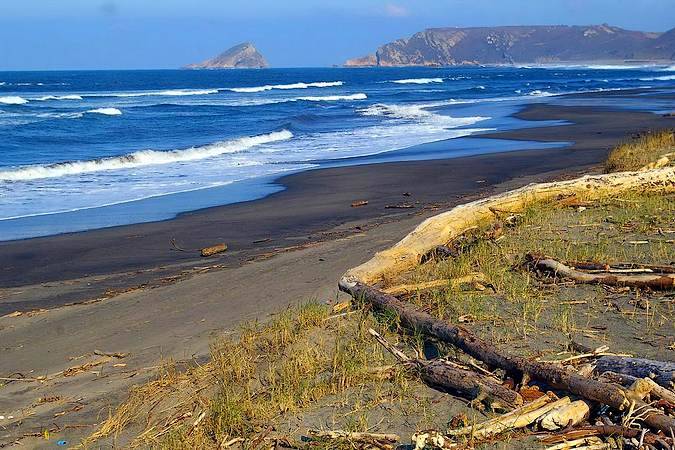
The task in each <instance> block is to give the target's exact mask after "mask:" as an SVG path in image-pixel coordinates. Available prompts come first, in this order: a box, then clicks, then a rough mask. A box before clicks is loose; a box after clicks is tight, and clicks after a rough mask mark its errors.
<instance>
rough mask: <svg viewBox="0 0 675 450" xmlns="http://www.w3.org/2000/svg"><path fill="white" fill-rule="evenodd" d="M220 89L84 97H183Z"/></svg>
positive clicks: (89, 95)
mask: <svg viewBox="0 0 675 450" xmlns="http://www.w3.org/2000/svg"><path fill="white" fill-rule="evenodd" d="M218 92H220V90H219V89H169V90H165V91H143V92H118V93H107V92H102V93H100V94H98V93H97V94H83V96H84V97H122V98H127V97H183V96H186V95H209V94H217V93H218Z"/></svg>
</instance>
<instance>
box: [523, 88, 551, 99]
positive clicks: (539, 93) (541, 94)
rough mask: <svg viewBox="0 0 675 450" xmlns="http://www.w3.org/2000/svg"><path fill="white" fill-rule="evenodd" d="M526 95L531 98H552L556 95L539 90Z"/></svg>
mask: <svg viewBox="0 0 675 450" xmlns="http://www.w3.org/2000/svg"><path fill="white" fill-rule="evenodd" d="M527 95H529V96H531V97H551V96H554V95H557V94H554V93H552V92H548V91H541V90H539V89H535V90H534V91H531V92H530V93H528V94H527Z"/></svg>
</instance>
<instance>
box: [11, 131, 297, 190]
mask: <svg viewBox="0 0 675 450" xmlns="http://www.w3.org/2000/svg"><path fill="white" fill-rule="evenodd" d="M292 137H293V134H292V133H291V132H290V131H288V130H282V131H276V132H273V133H269V134H261V135H258V136H247V137H243V138H239V139H234V140H231V141H224V142H217V143H215V144H210V145H207V146H204V147H192V148H188V149H183V150H170V151H157V150H141V151H138V152H134V153H129V154H127V155H122V156H116V157H111V158H101V159H96V160H93V161H71V162H64V163H56V164H49V165H36V166H25V167H20V168H17V169H15V170H6V171H0V180H3V181H25V180H35V179H40V178H57V177H63V176H68V175H79V174H83V173H91V172H101V171H106V170H117V169H132V168H135V167H141V166H152V165H158V164H168V163H175V162H183V161H194V160H199V159H206V158H211V157H214V156H218V155H223V154H226V153H237V152H241V151H244V150H247V149H249V148H251V147H255V146H258V145H262V144H267V143H270V142H276V141H284V140H287V139H291V138H292Z"/></svg>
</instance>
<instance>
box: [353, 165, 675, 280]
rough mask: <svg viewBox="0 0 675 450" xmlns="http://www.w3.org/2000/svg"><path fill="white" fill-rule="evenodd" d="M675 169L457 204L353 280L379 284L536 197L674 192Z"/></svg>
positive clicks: (593, 178)
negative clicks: (477, 227) (475, 228)
mask: <svg viewBox="0 0 675 450" xmlns="http://www.w3.org/2000/svg"><path fill="white" fill-rule="evenodd" d="M674 191H675V168H673V167H667V168H661V169H654V170H650V171H647V172H622V173H612V174H607V175H598V176H585V177H581V178H577V179H574V180H568V181H559V182H554V183H541V184H532V185H528V186H525V187H523V188H520V189H516V190H513V191H509V192H505V193H503V194H498V195H494V196H491V197H488V198H485V199H481V200H477V201H474V202H471V203H466V204H463V205H459V206H456V207H455V208H453V209H451V210H450V211H448V212H445V213H442V214H439V215H437V216H434V217H431V218H429V219H427V220H425V221H424V222H422V223H421V224H420V225H419V226H418V227H417V228H416V229H415V230H414V231H413V232H412V233H410V234H408V235H407V236H406V237H405V238H403V240H401V241H400V242H399V243H397V244H396V245H394V246H393V247H391V248H389V249H387V250H384V251H382V252H379V253H377V254H376V255H375V256H374V257H373V258H372V259H371V260H369V261H367V262H365V263H364V264H361V265H360V266H358V267H355V268H353V269H350V270H349V271H348V272H347V273H346V274H345V276H344V277H345V279H346V280H347V281H352V282H356V281H359V282H361V283H366V284H368V285H374V284H376V283H378V282H379V281H381V280H382V278H383V277H384V276H385V275H393V274H397V273H401V272H403V271H405V270H407V269H409V268H411V267H414V266H415V265H417V264H418V263H419V262H420V260H421V259H422V257H423V256H424V255H426V254H427V253H428V252H429V251H431V250H433V249H434V248H436V247H437V246H439V245H445V244H446V243H447V242H450V241H451V240H452V239H454V238H456V237H457V236H458V235H460V234H461V233H463V232H464V231H465V230H466V229H468V228H470V227H472V226H475V225H477V224H480V223H484V222H487V221H491V220H493V219H494V217H495V215H494V212H493V211H495V210H501V211H509V212H511V213H518V212H522V211H523V210H524V209H525V208H526V207H527V206H528V205H531V204H533V203H535V202H541V201H550V200H553V199H555V198H556V197H558V196H561V195H570V194H576V195H577V196H578V197H580V198H584V199H588V200H593V199H599V198H603V197H608V196H611V195H617V194H621V193H623V192H663V193H666V192H674Z"/></svg>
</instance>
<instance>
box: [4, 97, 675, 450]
mask: <svg viewBox="0 0 675 450" xmlns="http://www.w3.org/2000/svg"><path fill="white" fill-rule="evenodd" d="M518 116H519V117H521V118H524V119H528V120H551V119H563V120H567V121H571V122H575V123H576V124H572V125H566V126H556V127H548V128H536V129H526V130H521V131H513V132H508V133H497V134H494V135H491V136H490V137H497V138H511V139H526V140H540V141H556V142H559V141H574V142H575V144H573V145H571V146H570V147H567V148H563V149H555V150H537V151H531V150H524V151H520V152H511V153H503V154H494V155H483V156H476V157H469V158H458V159H451V160H442V161H423V162H405V163H387V164H379V165H364V166H354V167H345V168H331V169H321V170H315V171H311V172H305V173H301V174H297V175H292V176H288V177H285V178H283V179H281V180H280V181H279V182H280V183H282V184H283V185H285V186H286V187H287V189H286V190H285V191H283V192H280V193H278V194H275V195H272V196H269V197H267V198H265V199H262V200H258V201H253V202H246V203H242V204H237V205H230V206H224V207H218V208H211V209H208V210H203V211H198V212H194V213H190V214H185V215H182V216H180V217H178V218H176V219H174V220H169V221H164V222H157V223H150V224H141V225H132V226H124V227H118V228H111V229H105V230H98V231H90V232H85V233H75V234H68V235H61V236H55V237H49V238H38V239H30V240H24V241H15V242H5V243H2V244H0V267H1V268H2V270H1V272H0V273H1V274H0V285H1V286H5V288H3V289H0V311H4V312H10V311H14V310H20V311H26V310H30V309H34V308H48V309H49V308H51V309H50V310H49V311H44V312H39V313H37V314H34V315H29V314H24V315H21V316H19V317H1V315H2V313H0V356H1V357H0V377H10V378H11V377H17V378H22V377H29V378H30V377H36V376H40V375H49V374H57V373H58V372H59V371H61V370H64V369H66V368H68V367H72V366H74V365H78V364H84V363H86V362H91V361H95V360H97V359H98V358H99V357H98V356H95V355H94V354H93V352H94V350H95V349H99V350H103V351H108V352H129V353H130V356H128V357H127V358H125V359H124V363H125V364H126V366H125V367H119V368H114V367H113V366H112V364H111V363H109V364H105V365H102V366H97V368H96V369H93V370H91V371H86V372H83V373H81V374H79V375H76V376H73V377H62V376H58V375H55V376H54V378H53V379H52V380H50V381H46V382H34V381H21V382H11V383H9V384H7V385H6V386H3V387H0V394H1V395H0V413H2V414H4V415H5V416H8V415H12V416H13V417H14V418H13V419H5V420H4V422H2V423H0V446H2V444H4V443H8V442H13V441H14V439H17V438H22V437H23V436H24V434H25V433H29V432H38V433H40V432H41V430H43V429H44V428H45V427H54V426H55V425H56V426H58V427H63V426H65V425H69V424H76V425H78V428H71V429H63V430H62V431H61V432H58V433H56V434H54V435H52V437H51V438H50V440H49V441H45V440H44V439H42V440H41V439H39V438H35V439H34V438H25V439H24V440H23V441H22V442H23V443H24V444H25V445H27V446H28V447H31V445H32V444H35V445H36V446H42V445H48V446H49V447H50V448H51V447H53V446H54V445H55V443H54V440H56V439H67V440H68V441H69V442H77V439H78V438H80V437H82V436H84V435H87V434H88V433H90V432H91V431H93V430H94V427H95V424H96V423H98V422H100V420H101V419H102V418H104V417H106V416H107V415H108V413H109V408H111V407H114V406H115V405H117V404H119V402H120V401H121V400H122V399H123V398H124V397H125V396H126V392H127V390H128V388H129V386H130V385H132V384H138V383H142V382H144V381H145V380H147V379H148V377H150V376H152V374H153V373H154V370H155V369H154V368H156V367H157V365H158V364H160V363H161V361H162V360H165V359H167V358H171V359H174V360H187V361H192V360H195V359H196V360H203V359H204V358H206V357H207V356H208V351H209V342H211V340H212V339H213V338H214V336H218V335H220V334H221V333H224V332H229V331H231V330H233V329H236V328H237V326H238V325H240V324H241V323H242V322H243V321H247V320H264V319H265V318H267V317H269V315H270V314H273V313H275V312H278V311H279V310H280V309H283V308H285V307H286V306H287V305H289V304H294V303H297V302H301V301H307V300H309V299H316V300H320V301H325V300H335V299H336V297H338V296H339V295H340V294H339V293H338V292H337V289H336V282H337V280H338V279H339V277H340V275H341V274H342V273H344V272H345V271H346V270H347V269H349V268H350V267H353V266H355V265H357V264H359V263H361V262H363V261H365V260H367V259H369V258H370V257H371V255H372V254H373V253H374V252H376V251H379V250H381V249H384V248H387V247H389V246H391V245H392V244H394V243H395V242H396V241H397V240H399V239H400V238H402V237H403V236H404V235H405V234H406V233H408V232H410V231H411V230H412V229H413V228H414V227H415V226H416V225H417V224H419V222H420V221H421V220H422V219H423V218H425V217H428V216H430V215H432V214H436V213H437V211H436V210H434V208H432V207H431V206H432V204H440V205H442V209H445V208H447V207H450V206H452V205H454V204H458V203H462V202H464V201H466V200H467V199H470V198H473V197H476V196H479V195H486V194H489V193H494V192H499V191H504V190H507V189H512V188H515V187H518V186H522V185H523V184H526V183H529V182H534V181H543V180H551V179H557V178H561V177H569V176H575V175H578V174H579V173H584V172H587V171H589V170H590V171H592V170H597V164H598V163H599V162H601V161H602V160H603V159H604V157H605V156H606V154H607V152H608V150H609V149H610V148H611V147H612V146H613V145H615V144H616V143H617V142H618V141H619V140H621V139H624V138H625V137H626V136H627V135H629V134H631V133H634V132H638V131H644V130H647V129H656V128H663V127H672V126H673V123H674V122H673V119H670V118H662V117H659V116H656V115H653V114H649V113H636V112H620V111H610V110H597V109H591V108H577V107H575V108H569V107H554V106H547V105H534V106H532V107H530V108H527V109H526V110H524V111H523V112H522V113H521V114H519V115H518ZM594 166H595V167H594ZM479 181H481V182H480V183H479ZM406 191H409V192H411V193H412V196H411V197H404V196H402V193H403V192H406ZM358 199H368V200H369V204H368V205H367V206H365V207H361V208H351V207H350V204H351V202H352V201H354V200H358ZM402 201H419V202H420V203H419V206H418V208H417V209H416V210H414V211H411V210H391V209H385V208H384V207H385V206H386V205H387V204H394V203H400V202H402ZM423 206H424V208H423ZM357 227H358V228H357ZM171 238H175V239H176V241H177V244H178V245H179V246H180V247H182V248H186V249H190V250H192V251H191V252H181V251H177V250H175V249H172V248H171V245H170V243H169V241H170V239H171ZM264 238H270V239H272V240H271V241H269V242H265V243H261V244H253V243H252V241H254V240H257V239H264ZM223 240H224V241H226V242H227V243H228V244H230V246H231V248H232V250H231V251H229V252H228V253H227V254H226V255H225V256H223V257H216V258H209V259H208V260H207V261H205V260H203V259H199V257H198V256H196V252H195V251H194V250H196V249H198V248H199V247H201V246H203V245H208V244H212V243H214V242H218V241H223ZM298 245H300V247H301V248H299V249H296V250H294V251H289V252H283V253H280V254H277V255H276V256H274V257H272V258H267V259H262V258H258V259H256V260H254V261H252V262H248V263H243V262H245V261H247V260H248V259H250V258H251V257H253V256H254V255H255V254H260V253H265V252H269V251H270V250H271V249H272V248H274V247H292V246H298ZM209 264H211V265H213V264H223V265H224V266H225V267H226V269H225V270H222V269H221V268H213V269H211V270H209V271H206V272H205V273H204V272H201V271H196V272H195V271H194V270H191V269H193V268H194V267H195V266H206V265H209ZM181 270H187V271H188V273H187V274H186V275H185V276H181V277H179V278H178V279H176V278H171V279H169V280H161V279H160V280H159V281H157V279H158V278H161V277H165V276H167V275H168V274H175V273H179V272H180V271H181ZM142 283H149V285H150V286H152V288H140V289H133V290H130V291H128V292H124V293H120V294H119V295H111V296H109V297H110V298H106V299H103V300H97V301H93V302H83V303H80V304H77V305H72V306H65V307H56V306H58V305H63V304H64V303H67V302H69V301H74V300H87V299H92V298H96V297H98V296H100V295H101V293H103V292H104V291H105V290H106V289H109V288H111V287H114V288H125V287H129V286H137V285H139V284H142ZM10 286H11V287H10ZM44 396H60V397H62V400H60V401H57V402H53V403H45V404H41V405H38V404H37V403H36V400H37V399H38V398H40V397H44ZM76 400H77V401H78V403H73V402H75V401H76ZM73 405H76V406H77V405H81V406H82V409H78V410H76V411H73V410H72V408H73ZM65 410H68V411H71V412H68V413H67V414H65V415H58V416H57V417H55V414H60V413H61V412H62V411H65ZM79 426H83V427H82V428H80V427H79ZM31 439H33V440H31Z"/></svg>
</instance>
